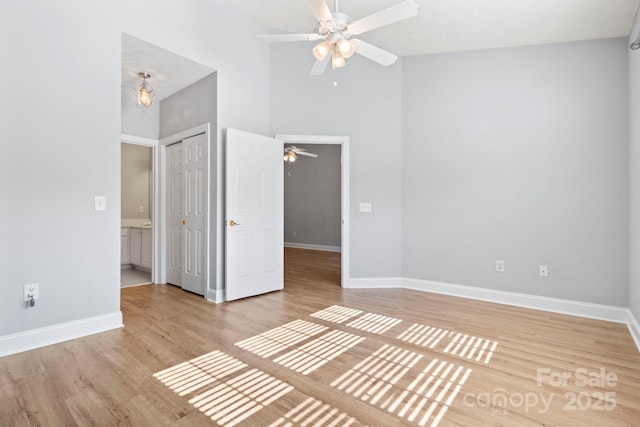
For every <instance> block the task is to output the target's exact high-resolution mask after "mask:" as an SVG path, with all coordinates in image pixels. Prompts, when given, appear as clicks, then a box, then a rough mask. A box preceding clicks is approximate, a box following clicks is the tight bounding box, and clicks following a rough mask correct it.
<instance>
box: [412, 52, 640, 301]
mask: <svg viewBox="0 0 640 427" xmlns="http://www.w3.org/2000/svg"><path fill="white" fill-rule="evenodd" d="M626 56H627V42H626V40H623V39H608V40H597V41H588V42H579V43H567V44H557V45H545V46H532V47H522V48H510V49H495V50H486V51H477V52H465V53H455V54H441V55H429V56H420V57H410V58H405V60H404V75H403V85H404V90H403V106H402V107H403V128H402V130H403V153H404V156H403V171H404V174H403V184H404V185H403V230H404V233H403V246H402V252H403V276H405V277H410V278H418V279H427V280H434V281H441V282H447V283H453V284H460V285H469V286H479V287H485V288H490V289H497V290H505V291H513V292H521V293H526V294H534V295H544V296H549V297H557V298H567V299H571V300H578V301H586V302H593V303H601V304H611V305H615V306H627V296H628V295H627V289H628V288H627V281H628V258H627V253H628V251H627V245H628V232H629V227H628V218H629V216H628V207H629V202H628V185H627V173H628V167H627V156H628V145H627V133H628V132H627V126H628V118H627V116H628V113H627V91H628V83H627V66H626ZM496 260H504V261H505V263H506V272H505V273H496V272H495V261H496ZM542 264H544V265H548V266H549V277H548V278H540V277H539V276H538V266H539V265H542Z"/></svg>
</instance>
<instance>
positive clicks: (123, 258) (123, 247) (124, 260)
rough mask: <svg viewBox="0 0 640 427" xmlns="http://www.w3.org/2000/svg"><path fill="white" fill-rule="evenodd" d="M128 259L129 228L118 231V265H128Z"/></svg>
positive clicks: (129, 261)
mask: <svg viewBox="0 0 640 427" xmlns="http://www.w3.org/2000/svg"><path fill="white" fill-rule="evenodd" d="M130 263H131V260H130V259H129V228H128V227H122V228H121V229H120V264H130Z"/></svg>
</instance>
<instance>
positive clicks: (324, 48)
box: [313, 40, 331, 61]
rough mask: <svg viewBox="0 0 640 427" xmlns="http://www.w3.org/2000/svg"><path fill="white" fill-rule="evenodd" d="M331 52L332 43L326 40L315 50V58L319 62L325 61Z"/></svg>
mask: <svg viewBox="0 0 640 427" xmlns="http://www.w3.org/2000/svg"><path fill="white" fill-rule="evenodd" d="M329 52H331V43H329V42H328V41H326V40H324V41H322V42H320V43H318V44H317V45H316V47H314V48H313V56H315V57H316V59H317V60H318V61H322V60H324V58H326V57H327V55H328V54H329Z"/></svg>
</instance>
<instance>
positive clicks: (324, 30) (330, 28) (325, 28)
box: [318, 12, 353, 38]
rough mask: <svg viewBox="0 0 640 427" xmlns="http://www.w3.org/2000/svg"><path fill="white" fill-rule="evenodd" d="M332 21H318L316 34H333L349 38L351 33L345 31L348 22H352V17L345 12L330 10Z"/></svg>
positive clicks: (324, 35)
mask: <svg viewBox="0 0 640 427" xmlns="http://www.w3.org/2000/svg"><path fill="white" fill-rule="evenodd" d="M331 15H332V16H333V20H332V21H322V22H319V23H318V34H320V35H321V36H322V37H325V38H326V37H327V36H334V37H340V36H341V37H344V38H349V37H351V34H349V32H348V31H347V29H348V28H349V24H351V23H352V22H353V19H351V17H350V16H349V15H347V14H346V13H340V12H332V13H331Z"/></svg>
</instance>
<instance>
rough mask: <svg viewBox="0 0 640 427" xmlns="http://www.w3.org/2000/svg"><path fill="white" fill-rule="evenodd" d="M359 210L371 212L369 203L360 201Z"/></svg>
mask: <svg viewBox="0 0 640 427" xmlns="http://www.w3.org/2000/svg"><path fill="white" fill-rule="evenodd" d="M360 212H371V203H360Z"/></svg>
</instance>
